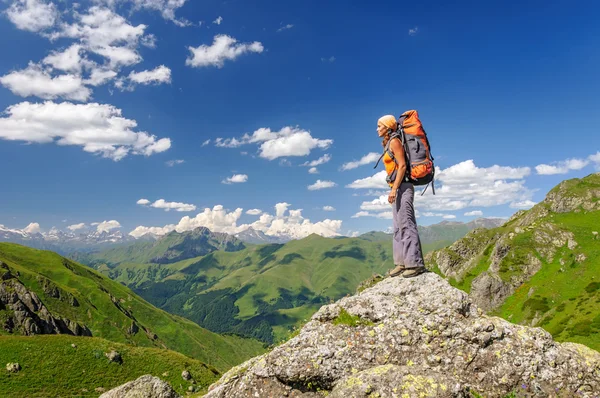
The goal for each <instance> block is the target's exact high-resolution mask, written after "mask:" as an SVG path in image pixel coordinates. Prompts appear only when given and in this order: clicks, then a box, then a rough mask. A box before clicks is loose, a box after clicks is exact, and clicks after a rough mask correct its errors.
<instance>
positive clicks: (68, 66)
mask: <svg viewBox="0 0 600 398" xmlns="http://www.w3.org/2000/svg"><path fill="white" fill-rule="evenodd" d="M82 51H83V49H82V47H81V45H79V44H73V45H71V46H70V47H68V48H66V49H64V50H63V51H52V52H51V53H50V55H48V56H46V58H44V59H43V61H42V62H43V63H44V64H46V65H50V66H52V67H53V68H54V69H59V70H62V71H64V72H72V73H80V72H81V69H82V67H83V65H84V63H87V62H89V61H86V60H85V59H84V58H83V57H82V56H81V53H82Z"/></svg>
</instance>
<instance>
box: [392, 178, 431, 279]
mask: <svg viewBox="0 0 600 398" xmlns="http://www.w3.org/2000/svg"><path fill="white" fill-rule="evenodd" d="M414 200H415V187H414V186H413V184H411V183H409V182H403V183H402V184H400V188H398V194H397V196H396V202H395V203H394V204H393V211H392V213H393V216H394V238H393V252H394V265H404V266H405V267H406V268H414V267H423V266H424V265H425V263H424V261H423V252H422V250H421V240H420V239H419V231H418V230H417V219H416V217H415V207H414Z"/></svg>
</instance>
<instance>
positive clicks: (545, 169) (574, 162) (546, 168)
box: [535, 155, 594, 175]
mask: <svg viewBox="0 0 600 398" xmlns="http://www.w3.org/2000/svg"><path fill="white" fill-rule="evenodd" d="M593 156H594V155H592V156H590V158H588V159H567V160H564V161H562V162H556V163H554V164H540V165H537V166H535V170H536V171H537V173H538V174H540V175H555V174H567V173H568V172H569V171H571V170H581V169H583V168H584V167H586V166H587V165H588V164H590V161H591V160H592V159H591V158H592V157H593Z"/></svg>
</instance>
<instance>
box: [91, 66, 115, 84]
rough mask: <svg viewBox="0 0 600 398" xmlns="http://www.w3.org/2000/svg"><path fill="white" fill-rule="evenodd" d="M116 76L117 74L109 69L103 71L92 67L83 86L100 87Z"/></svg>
mask: <svg viewBox="0 0 600 398" xmlns="http://www.w3.org/2000/svg"><path fill="white" fill-rule="evenodd" d="M116 76H117V72H115V71H113V70H110V69H103V68H97V67H94V68H93V69H92V71H91V72H90V76H89V78H88V79H87V80H85V81H84V83H85V84H89V85H91V86H101V85H103V84H105V83H108V82H109V81H111V80H112V79H114V78H115V77H116Z"/></svg>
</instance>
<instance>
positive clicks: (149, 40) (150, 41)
mask: <svg viewBox="0 0 600 398" xmlns="http://www.w3.org/2000/svg"><path fill="white" fill-rule="evenodd" d="M140 44H141V45H142V46H144V47H148V48H156V36H154V34H152V33H150V34H147V35H145V36H142V38H141V39H140Z"/></svg>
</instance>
